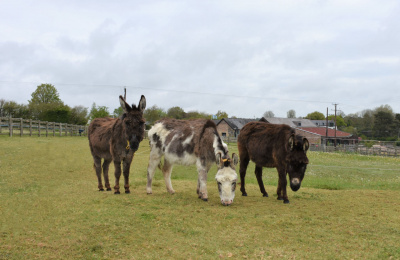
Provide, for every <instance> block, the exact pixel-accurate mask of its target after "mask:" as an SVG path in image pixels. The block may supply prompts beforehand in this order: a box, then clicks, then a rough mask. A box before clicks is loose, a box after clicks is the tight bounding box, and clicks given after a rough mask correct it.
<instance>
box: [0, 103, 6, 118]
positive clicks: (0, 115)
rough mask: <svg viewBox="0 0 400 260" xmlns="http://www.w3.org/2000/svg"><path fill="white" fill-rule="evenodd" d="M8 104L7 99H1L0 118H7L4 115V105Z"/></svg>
mask: <svg viewBox="0 0 400 260" xmlns="http://www.w3.org/2000/svg"><path fill="white" fill-rule="evenodd" d="M5 103H6V100H5V99H3V98H2V99H0V117H3V116H5V115H4V104H5Z"/></svg>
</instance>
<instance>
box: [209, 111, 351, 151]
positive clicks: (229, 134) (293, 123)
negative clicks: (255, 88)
mask: <svg viewBox="0 0 400 260" xmlns="http://www.w3.org/2000/svg"><path fill="white" fill-rule="evenodd" d="M253 121H265V122H268V123H271V124H286V125H289V126H290V127H292V128H294V129H295V131H296V134H298V135H301V136H304V137H305V138H307V139H308V141H309V142H310V144H311V145H321V144H325V142H326V140H327V141H328V143H331V144H332V143H334V142H335V130H334V129H331V128H328V135H326V131H327V128H326V121H324V120H317V121H324V124H323V125H324V126H323V127H319V126H318V125H322V122H317V123H318V125H317V124H315V123H314V122H313V121H312V120H309V119H302V118H277V117H274V118H264V117H263V118H261V119H245V118H223V119H221V120H215V121H214V122H215V124H216V125H217V131H218V133H219V135H220V136H221V137H223V138H224V139H226V138H231V140H232V139H236V138H237V136H238V135H239V134H240V130H241V129H242V128H243V126H244V125H245V124H247V123H249V122H253ZM332 122H333V121H332ZM329 123H330V121H328V124H329ZM329 125H330V124H329ZM357 142H358V136H354V135H352V134H350V133H346V132H343V131H339V130H336V143H337V144H355V143H357Z"/></svg>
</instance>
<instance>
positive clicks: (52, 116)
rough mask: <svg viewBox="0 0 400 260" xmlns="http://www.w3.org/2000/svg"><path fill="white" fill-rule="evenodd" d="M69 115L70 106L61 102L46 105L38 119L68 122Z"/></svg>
mask: <svg viewBox="0 0 400 260" xmlns="http://www.w3.org/2000/svg"><path fill="white" fill-rule="evenodd" d="M70 115H71V108H70V107H69V106H67V105H64V104H62V103H52V104H47V105H46V110H45V111H44V112H43V113H42V114H41V115H40V120H42V121H48V122H59V123H68V122H69V119H70Z"/></svg>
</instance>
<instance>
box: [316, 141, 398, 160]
mask: <svg viewBox="0 0 400 260" xmlns="http://www.w3.org/2000/svg"><path fill="white" fill-rule="evenodd" d="M310 150H311V151H319V152H345V153H357V154H362V155H377V156H388V157H399V156H400V147H398V146H395V145H379V144H376V145H372V146H369V145H365V144H362V143H361V144H356V145H339V146H336V147H334V146H330V145H328V146H325V145H319V146H316V145H312V146H311V147H310Z"/></svg>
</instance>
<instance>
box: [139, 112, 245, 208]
mask: <svg viewBox="0 0 400 260" xmlns="http://www.w3.org/2000/svg"><path fill="white" fill-rule="evenodd" d="M149 140H150V147H151V152H150V159H149V166H148V169H147V193H148V194H151V193H152V180H153V177H154V174H155V170H156V168H157V166H158V165H160V160H161V157H162V156H164V165H163V167H162V172H163V174H164V180H165V184H166V187H167V190H168V192H170V193H172V194H173V193H175V191H174V189H173V188H172V184H171V172H172V167H173V165H174V164H180V165H193V164H195V165H196V166H197V171H198V184H197V194H198V197H199V198H201V199H203V200H205V201H207V200H208V193H207V174H208V171H209V170H210V168H211V166H212V164H213V163H217V164H218V172H217V174H216V180H217V182H218V187H219V192H220V197H221V202H222V204H223V205H230V204H231V203H232V202H233V198H234V196H235V188H236V181H237V174H236V171H235V166H236V164H237V162H238V157H237V155H235V154H233V155H232V157H233V158H232V159H231V158H230V157H229V154H228V149H227V146H226V144H225V143H224V142H223V141H222V140H221V138H220V136H219V135H218V132H217V130H216V126H215V124H214V122H212V121H211V120H207V119H195V120H176V119H162V120H160V121H158V122H156V124H155V125H154V126H153V127H152V128H151V129H150V131H149Z"/></svg>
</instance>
